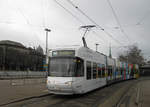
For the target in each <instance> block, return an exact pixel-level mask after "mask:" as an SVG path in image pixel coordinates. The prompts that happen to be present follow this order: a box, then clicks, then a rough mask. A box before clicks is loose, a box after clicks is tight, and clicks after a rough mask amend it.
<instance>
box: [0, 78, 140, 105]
mask: <svg viewBox="0 0 150 107" xmlns="http://www.w3.org/2000/svg"><path fill="white" fill-rule="evenodd" d="M138 81H139V80H138ZM136 82H137V80H129V81H123V82H118V83H116V84H111V85H109V86H104V87H101V88H99V89H96V90H94V91H91V92H89V93H86V94H83V95H71V96H62V95H53V94H44V95H40V96H32V97H27V98H23V99H19V100H16V101H12V102H9V103H5V104H1V105H0V107H1V106H7V107H22V106H25V107H32V106H36V105H38V106H39V105H42V106H43V107H70V106H71V107H98V106H99V104H101V103H103V102H104V101H105V100H107V99H108V98H109V97H110V96H112V95H113V93H114V92H115V91H117V90H119V89H120V88H122V87H125V86H128V87H130V86H132V85H133V84H135V83H136Z"/></svg>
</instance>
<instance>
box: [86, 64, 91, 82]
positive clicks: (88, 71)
mask: <svg viewBox="0 0 150 107" xmlns="http://www.w3.org/2000/svg"><path fill="white" fill-rule="evenodd" d="M91 72H92V68H91V62H89V61H87V62H86V79H87V80H89V79H91V74H92V73H91Z"/></svg>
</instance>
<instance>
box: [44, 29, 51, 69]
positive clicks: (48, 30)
mask: <svg viewBox="0 0 150 107" xmlns="http://www.w3.org/2000/svg"><path fill="white" fill-rule="evenodd" d="M45 31H46V50H45V55H46V59H45V60H46V61H45V63H46V71H48V32H51V30H50V29H48V28H45Z"/></svg>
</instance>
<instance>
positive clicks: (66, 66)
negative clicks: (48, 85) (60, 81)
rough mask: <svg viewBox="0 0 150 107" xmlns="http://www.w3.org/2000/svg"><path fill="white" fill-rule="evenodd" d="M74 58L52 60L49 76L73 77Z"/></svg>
mask: <svg viewBox="0 0 150 107" xmlns="http://www.w3.org/2000/svg"><path fill="white" fill-rule="evenodd" d="M74 60H75V59H74V58H60V57H58V58H57V57H56V58H51V59H50V66H49V76H55V77H72V76H74V74H75V61H74Z"/></svg>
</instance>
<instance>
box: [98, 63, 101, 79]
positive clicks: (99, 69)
mask: <svg viewBox="0 0 150 107" xmlns="http://www.w3.org/2000/svg"><path fill="white" fill-rule="evenodd" d="M98 77H99V78H100V77H101V65H100V64H98Z"/></svg>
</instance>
